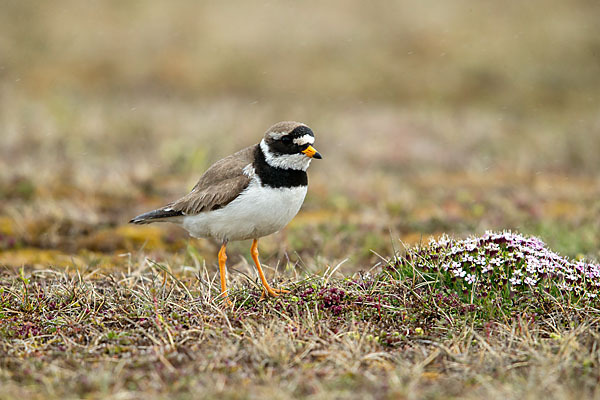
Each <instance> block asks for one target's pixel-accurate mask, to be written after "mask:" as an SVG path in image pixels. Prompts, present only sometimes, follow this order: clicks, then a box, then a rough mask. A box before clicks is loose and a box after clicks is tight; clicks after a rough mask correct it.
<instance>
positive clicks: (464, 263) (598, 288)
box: [406, 231, 600, 299]
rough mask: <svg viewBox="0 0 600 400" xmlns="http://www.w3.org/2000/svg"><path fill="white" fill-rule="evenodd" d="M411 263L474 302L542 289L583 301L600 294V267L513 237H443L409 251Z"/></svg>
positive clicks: (495, 234)
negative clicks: (491, 295) (492, 293)
mask: <svg viewBox="0 0 600 400" xmlns="http://www.w3.org/2000/svg"><path fill="white" fill-rule="evenodd" d="M406 260H407V262H408V263H410V264H411V266H414V267H417V268H419V269H421V270H424V271H428V272H439V273H440V274H441V275H442V278H443V279H444V280H445V281H446V283H447V284H448V285H449V286H451V287H452V286H453V287H454V288H455V289H459V290H460V291H461V292H462V293H463V294H468V295H469V296H471V298H473V297H477V298H485V297H486V296H487V295H488V294H489V293H490V291H495V292H498V291H500V292H503V293H508V294H514V293H516V292H522V291H526V290H538V289H542V290H543V291H545V292H546V293H549V294H551V295H553V296H565V295H575V296H576V297H577V298H584V299H595V298H596V297H597V296H598V293H600V265H598V264H593V263H589V262H585V261H573V260H569V259H568V258H566V257H562V256H560V255H558V254H557V253H555V252H553V251H551V250H549V249H548V248H547V247H546V245H545V244H544V242H542V241H541V240H540V239H539V238H537V237H526V236H523V235H521V234H518V233H513V232H510V231H505V232H499V233H498V232H486V233H485V234H484V235H483V236H480V237H470V238H467V239H464V240H453V239H451V238H449V237H448V236H446V235H444V236H443V237H441V238H440V239H438V240H431V241H430V243H429V245H428V246H425V247H423V248H417V249H416V250H412V251H409V253H408V254H407V257H406Z"/></svg>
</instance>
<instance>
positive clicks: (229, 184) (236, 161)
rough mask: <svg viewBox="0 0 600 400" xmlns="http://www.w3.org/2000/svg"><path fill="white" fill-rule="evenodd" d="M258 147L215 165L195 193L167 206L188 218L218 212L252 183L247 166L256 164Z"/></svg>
mask: <svg viewBox="0 0 600 400" xmlns="http://www.w3.org/2000/svg"><path fill="white" fill-rule="evenodd" d="M256 146H258V145H254V146H250V147H247V148H245V149H243V150H240V151H238V152H237V153H235V154H232V155H230V156H229V157H225V158H224V159H222V160H220V161H217V162H216V163H214V164H213V165H212V166H211V167H210V168H209V169H208V170H207V171H206V172H205V173H204V175H202V176H201V177H200V180H199V181H198V183H197V184H196V186H194V188H193V189H192V191H191V192H190V193H188V194H187V195H185V196H184V197H182V198H181V199H179V200H177V201H174V202H173V203H171V204H169V205H168V206H166V207H165V209H169V210H173V211H181V212H182V213H183V214H185V215H194V214H199V213H201V212H203V211H210V210H216V209H219V208H221V207H224V206H226V205H227V204H229V203H230V202H231V201H233V199H235V198H236V197H237V196H238V195H239V194H240V193H241V192H242V191H243V190H244V189H246V187H247V186H248V184H249V183H250V178H249V177H248V176H246V175H244V172H243V170H244V167H246V166H247V165H248V164H252V162H253V161H254V151H255V150H256Z"/></svg>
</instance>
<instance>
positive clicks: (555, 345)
mask: <svg viewBox="0 0 600 400" xmlns="http://www.w3.org/2000/svg"><path fill="white" fill-rule="evenodd" d="M409 266H410V267H409ZM130 267H131V268H130V269H129V270H130V272H127V273H125V272H123V273H120V274H110V275H106V274H103V273H101V272H99V271H97V270H96V271H93V270H90V271H78V272H71V273H69V272H63V271H57V270H41V271H26V270H20V271H18V272H17V271H14V272H9V271H4V273H3V276H2V278H1V280H0V284H1V286H0V302H1V303H2V316H1V317H2V318H1V320H2V325H1V326H0V337H1V340H0V346H1V349H2V354H4V355H3V356H2V358H1V360H0V361H1V363H2V364H1V365H2V367H3V369H2V371H3V375H2V379H3V381H4V384H3V385H2V389H1V391H2V392H1V394H2V395H3V396H8V397H12V396H15V397H16V396H27V397H28V398H35V397H36V396H41V397H44V396H52V397H65V398H82V397H89V396H93V397H97V396H101V397H104V396H111V397H119V398H120V397H125V398H128V397H135V396H137V394H139V393H140V392H144V393H145V394H146V395H148V396H152V397H154V396H156V397H162V396H165V395H167V394H168V395H170V396H173V395H174V396H176V397H182V398H187V397H191V396H194V393H196V394H197V393H202V395H203V397H207V398H212V397H215V398H216V397H221V398H222V397H227V398H229V397H231V398H237V397H246V395H242V394H240V393H239V390H240V388H244V390H246V391H248V393H251V394H252V396H254V395H266V396H269V397H276V398H279V397H282V398H283V397H289V396H292V397H297V396H311V395H314V396H317V397H320V396H326V397H328V396H344V397H357V398H358V397H363V398H364V397H366V398H372V397H395V396H401V397H404V396H418V397H423V396H426V397H427V396H434V397H437V396H440V395H441V394H442V393H443V396H444V397H447V396H452V397H454V396H460V397H466V398H475V397H479V396H481V395H483V394H484V393H485V394H486V395H490V396H493V397H498V398H500V397H504V396H507V395H510V396H515V397H523V396H530V395H535V396H537V395H540V393H543V394H546V395H549V396H551V397H561V396H563V395H567V391H568V394H569V396H574V397H593V396H595V395H597V381H598V379H599V378H600V375H599V374H598V361H599V360H598V355H597V349H596V346H597V341H598V339H599V338H598V334H597V329H598V326H597V324H598V310H597V309H596V308H594V306H593V304H587V305H586V304H571V305H570V304H568V303H567V302H564V301H561V300H558V299H557V298H556V297H547V298H546V299H540V298H536V297H527V298H525V296H523V297H522V298H520V299H519V301H517V302H514V303H513V304H514V306H513V307H512V309H507V308H505V307H501V308H499V309H498V310H499V311H500V312H497V311H498V310H497V311H496V312H490V310H489V309H486V307H484V306H483V305H481V304H478V303H477V302H475V303H473V302H471V301H468V299H467V298H468V296H467V297H465V296H463V293H462V292H459V293H458V294H457V293H455V292H452V289H451V288H449V287H448V286H446V285H443V284H440V283H439V282H438V281H436V280H432V279H431V276H428V275H427V273H415V272H416V270H415V266H414V265H412V264H410V262H409V261H408V260H407V259H402V258H398V259H393V260H391V261H390V263H388V264H387V265H386V268H384V269H383V270H382V271H380V272H377V273H360V274H359V273H357V274H355V275H353V276H350V277H346V278H336V277H334V276H333V275H335V273H334V271H333V270H331V269H330V270H328V271H324V272H323V273H321V274H317V275H311V276H310V277H306V278H302V279H297V280H284V281H280V282H279V284H280V285H284V286H286V287H287V288H289V289H291V294H289V295H288V296H286V297H282V298H278V299H276V300H272V301H259V298H260V293H261V291H260V287H259V285H258V281H257V280H255V279H249V278H245V279H243V280H242V282H240V281H239V280H240V279H239V278H240V277H241V275H238V276H237V278H238V279H236V281H238V282H237V285H236V289H235V290H234V291H232V293H231V296H232V299H233V301H234V304H235V305H234V306H233V307H232V308H228V307H224V306H223V304H220V301H219V299H218V288H217V286H218V285H216V284H215V282H214V276H211V274H209V273H208V271H207V270H206V269H205V268H203V267H200V264H199V263H198V264H196V266H180V267H175V268H174V267H173V266H170V265H168V264H157V263H155V262H153V261H151V260H140V261H139V262H138V261H136V262H132V264H131V265H130ZM403 271H404V272H403ZM494 294H495V295H498V298H499V299H501V300H502V303H503V304H502V305H508V304H510V303H512V300H511V299H512V298H513V296H510V297H509V296H506V295H505V294H504V293H503V291H502V290H497V291H496V293H490V296H489V297H490V298H491V297H493V295H494ZM521 301H522V302H521ZM493 382H496V383H493ZM502 382H504V383H502ZM508 382H511V383H510V384H508ZM519 382H521V384H519ZM565 382H566V383H565ZM498 383H500V384H499V385H498ZM557 390H558V392H557ZM374 393H377V395H376V396H374Z"/></svg>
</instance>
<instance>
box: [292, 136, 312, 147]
mask: <svg viewBox="0 0 600 400" xmlns="http://www.w3.org/2000/svg"><path fill="white" fill-rule="evenodd" d="M314 142H315V138H314V136H310V135H304V136H300V137H299V138H296V139H294V143H295V144H297V145H298V146H304V145H305V144H313V143H314Z"/></svg>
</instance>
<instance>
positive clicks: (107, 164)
mask: <svg viewBox="0 0 600 400" xmlns="http://www.w3.org/2000/svg"><path fill="white" fill-rule="evenodd" d="M5 3H6V4H3V8H2V13H0V136H1V143H0V266H1V269H0V274H1V275H0V306H1V307H0V397H2V398H17V397H21V398H59V397H60V398H80V397H88V398H102V397H114V398H130V397H131V398H139V397H142V396H145V397H148V398H165V397H178V398H192V397H198V396H202V397H209V398H210V397H215V398H216V397H219V398H223V397H226V398H257V397H275V398H278V397H282V398H283V397H286V398H289V397H308V398H332V397H349V398H352V397H356V398H424V397H425V398H452V397H455V398H458V397H460V398H482V397H488V398H507V397H508V398H540V397H542V396H543V397H547V398H582V397H598V396H600V394H598V393H597V389H596V386H597V384H598V378H599V372H598V371H599V370H600V359H599V355H600V353H599V352H598V333H597V332H598V326H597V325H598V318H599V315H598V310H596V309H594V308H593V307H592V306H586V307H579V308H574V307H567V306H565V305H564V304H562V303H558V302H556V303H552V304H554V306H553V308H551V311H550V312H548V313H543V314H540V315H538V317H536V318H535V319H534V320H531V319H530V318H529V317H530V314H529V311H530V310H523V309H518V310H516V311H515V313H514V314H512V315H508V316H505V317H503V318H499V317H497V316H491V315H486V314H482V313H481V312H480V311H478V310H475V311H470V308H466V309H465V308H463V306H460V307H457V308H456V309H454V308H452V307H451V305H448V304H446V305H444V304H438V303H437V302H432V300H431V299H430V297H431V296H429V297H428V296H427V295H426V294H427V292H426V291H425V292H420V291H419V290H416V289H419V288H420V290H431V291H434V288H433V287H430V286H429V284H428V283H427V282H420V283H419V282H416V281H414V280H410V279H409V280H401V279H395V280H393V281H391V280H389V279H387V278H386V279H383V278H373V277H380V275H379V272H380V271H381V268H382V267H383V266H385V265H387V264H388V262H390V260H392V261H393V258H394V256H395V254H397V252H398V253H399V254H403V253H404V250H405V249H404V246H407V247H410V246H413V245H416V244H419V243H426V242H427V240H428V238H429V237H438V236H439V235H441V234H442V233H449V234H453V235H455V236H458V237H463V236H465V235H467V234H480V233H482V232H483V231H485V230H487V229H494V230H501V229H513V230H518V231H521V232H524V233H527V234H536V235H539V236H540V237H541V238H542V239H543V240H544V241H545V242H546V243H548V245H549V247H550V248H551V249H554V250H556V251H558V252H560V253H561V254H564V255H568V256H569V257H572V258H577V257H582V256H587V257H589V258H592V259H598V258H600V252H599V250H598V243H599V241H600V225H599V224H598V218H597V216H598V212H599V211H600V208H599V207H600V203H598V200H597V199H598V198H600V180H599V178H598V175H597V171H598V170H599V168H600V162H599V161H598V160H599V158H598V157H597V154H596V153H597V149H598V148H600V119H599V116H598V108H599V106H600V98H599V97H598V93H600V80H599V79H598V78H597V77H598V76H600V58H599V54H600V53H599V49H600V41H599V36H598V34H597V28H596V26H597V21H598V19H600V9H599V6H598V3H597V2H594V1H588V0H577V1H575V2H569V3H566V2H561V1H559V0H533V1H530V2H527V3H526V4H525V3H523V2H519V1H507V2H502V3H498V4H496V3H484V2H473V1H467V0H461V1H455V2H451V3H448V4H440V3H439V2H432V1H408V2H369V3H363V2H360V1H342V0H338V1H333V2H317V1H308V2H301V3H298V2H276V3H265V4H262V3H261V4H255V3H254V2H241V3H237V4H236V5H232V4H229V5H228V4H225V3H222V2H220V3H219V2H214V3H211V2H191V1H187V2H183V3H178V4H172V3H166V2H158V1H152V2H129V3H123V2H114V1H113V2H85V3H83V2H79V1H75V0H65V1H62V2H59V3H43V4H42V3H39V2H33V1H12V0H10V1H8V2H5ZM283 119H295V120H300V121H304V122H307V123H308V124H309V125H310V126H311V127H312V128H314V130H315V132H316V135H317V142H316V145H317V146H316V147H317V148H318V149H319V151H320V152H321V153H322V154H323V155H324V157H325V159H324V160H322V162H314V163H313V165H312V166H311V170H310V181H311V183H310V189H309V195H308V198H307V201H306V203H305V205H304V207H303V210H302V212H301V213H300V214H299V215H298V217H297V218H296V219H295V220H294V221H293V222H292V223H291V224H290V226H289V227H288V228H286V229H285V230H284V231H283V232H281V233H279V234H276V235H273V236H271V237H268V238H265V239H263V240H261V243H260V247H261V256H262V259H263V260H264V262H265V264H266V265H267V267H269V268H268V271H269V273H268V275H269V277H270V278H274V277H276V278H277V279H278V280H279V283H280V284H282V285H284V286H288V287H291V288H292V289H293V293H292V295H291V296H289V297H286V298H285V299H283V300H277V301H272V302H265V303H257V301H256V300H257V294H258V287H257V283H256V281H255V280H254V278H251V277H253V276H254V275H253V274H254V272H253V270H252V268H251V267H250V264H249V262H248V260H249V258H248V248H249V244H248V243H238V244H233V245H232V246H230V257H229V261H230V265H229V270H230V279H231V281H232V285H233V288H234V292H235V293H234V297H235V299H236V308H235V309H234V310H225V309H223V308H222V307H221V306H220V305H219V304H218V299H217V291H216V287H215V286H214V279H215V276H216V268H215V264H216V251H217V248H216V246H215V244H214V243H211V242H209V241H188V239H187V238H186V236H185V235H184V233H183V232H182V231H180V230H178V229H176V228H174V227H169V226H150V227H143V228H138V227H128V226H126V225H125V224H124V223H125V221H127V220H128V219H129V218H130V217H131V216H132V215H135V214H136V213H138V212H140V211H144V210H147V209H149V208H152V207H154V206H159V205H162V204H164V203H165V202H167V201H169V200H172V199H174V198H176V197H177V196H179V195H181V194H183V193H184V192H185V191H186V189H187V188H189V187H191V186H192V185H193V184H194V183H195V180H196V179H197V178H198V175H199V174H200V172H201V171H202V170H203V169H204V168H206V167H207V166H208V165H209V164H210V163H212V162H213V161H215V160H217V159H219V158H221V157H222V156H224V155H226V154H229V153H231V152H233V151H234V150H237V149H239V148H241V147H243V146H246V145H250V144H253V143H255V142H256V141H257V140H258V138H259V137H260V135H261V134H262V132H263V131H264V130H265V129H266V128H267V127H268V126H269V125H270V124H272V123H274V122H276V121H279V120H283ZM147 259H151V260H155V262H156V263H153V262H150V261H148V260H147ZM157 263H158V264H157ZM163 268H166V271H167V272H165V270H164V269H163ZM336 268H337V269H336ZM334 270H335V272H333V271H334ZM360 271H363V272H364V271H371V274H372V275H371V278H373V279H374V282H375V286H373V287H371V288H369V289H367V288H366V287H361V286H358V285H356V284H355V283H353V282H355V281H356V282H363V281H364V279H365V275H364V274H361V272H360ZM371 278H368V279H371ZM419 284H420V285H421V286H419V287H415V286H414V285H419ZM313 286H314V288H313ZM310 288H313V290H316V293H313V294H310V295H309V294H305V292H306V290H308V289H310ZM334 288H335V289H336V290H343V291H344V293H345V296H346V295H347V297H344V299H345V300H344V301H347V302H349V303H348V304H345V305H344V307H346V306H348V307H347V308H344V307H342V308H343V310H344V312H343V313H340V312H339V309H338V308H335V306H339V304H337V303H336V304H333V306H332V307H329V305H331V302H330V300H331V299H330V300H327V299H326V298H325V297H326V296H329V295H330V294H331V293H330V292H328V291H329V290H332V289H334ZM428 288H429V289H428ZM317 289H318V290H317ZM321 290H325V291H326V292H323V294H319V293H321ZM435 290H437V289H435ZM366 292H368V293H366ZM327 293H329V294H327ZM374 294H377V298H376V299H377V300H375V297H373V296H374ZM303 295H304V296H305V297H306V299H304V298H302V296H303ZM335 295H336V294H335V292H334V293H333V296H334V297H335ZM361 296H362V297H365V296H370V297H371V298H372V300H369V301H366V302H365V301H362V302H360V301H358V300H357V298H358V297H361ZM389 296H392V297H394V296H395V297H394V298H393V299H391V300H389V302H388V303H385V301H387V300H386V299H387V298H388V297H389ZM381 299H383V301H384V302H383V303H382V302H381V301H382V300H381ZM296 300H297V301H296ZM392 300H393V301H392ZM299 302H304V303H302V304H303V305H302V306H301V305H299V304H298V303H299ZM321 305H322V306H323V307H324V308H320V306H321ZM561 307H562V308H561ZM446 317H447V318H446ZM448 321H450V322H448Z"/></svg>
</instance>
